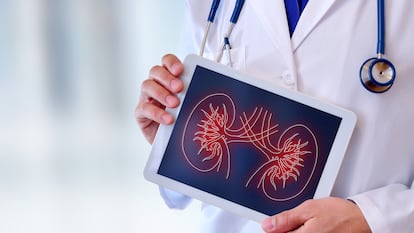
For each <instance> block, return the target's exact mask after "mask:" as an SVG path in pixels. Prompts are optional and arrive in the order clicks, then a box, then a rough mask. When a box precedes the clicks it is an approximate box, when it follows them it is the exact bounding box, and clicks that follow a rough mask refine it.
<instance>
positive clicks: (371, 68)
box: [359, 57, 396, 93]
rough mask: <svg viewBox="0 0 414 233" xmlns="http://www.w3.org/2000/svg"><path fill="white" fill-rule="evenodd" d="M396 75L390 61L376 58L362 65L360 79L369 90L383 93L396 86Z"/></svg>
mask: <svg viewBox="0 0 414 233" xmlns="http://www.w3.org/2000/svg"><path fill="white" fill-rule="evenodd" d="M395 73H396V72H395V67H394V65H393V64H392V63H391V62H390V61H388V60H387V59H383V58H375V57H374V58H370V59H368V60H366V61H365V62H364V63H363V64H362V66H361V69H360V72H359V77H360V80H361V83H362V85H363V86H364V87H365V88H366V89H367V90H369V91H371V92H374V93H382V92H385V91H388V90H389V89H390V88H391V86H392V85H393V84H394V80H395Z"/></svg>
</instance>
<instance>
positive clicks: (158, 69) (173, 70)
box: [135, 54, 184, 143]
mask: <svg viewBox="0 0 414 233" xmlns="http://www.w3.org/2000/svg"><path fill="white" fill-rule="evenodd" d="M183 69H184V68H183V65H182V63H181V61H180V60H179V59H178V58H177V57H176V56H174V55H171V54H168V55H165V56H164V57H163V58H162V61H161V65H159V66H154V67H152V68H151V70H150V72H149V77H148V79H146V80H144V81H143V82H142V84H141V93H140V97H139V102H138V105H137V107H136V109H135V119H136V121H137V123H138V126H139V127H140V129H141V131H142V132H143V134H144V136H145V138H146V139H147V140H148V141H149V142H150V143H152V142H153V141H154V137H155V134H156V132H157V130H158V126H159V125H160V124H167V125H169V124H172V123H173V122H174V118H173V116H172V115H171V114H169V113H168V112H166V111H165V108H166V107H169V108H175V107H177V106H178V105H179V99H178V98H177V96H176V94H177V93H179V92H181V91H182V90H183V87H184V85H183V83H182V81H181V80H180V79H178V76H180V75H181V73H182V72H183Z"/></svg>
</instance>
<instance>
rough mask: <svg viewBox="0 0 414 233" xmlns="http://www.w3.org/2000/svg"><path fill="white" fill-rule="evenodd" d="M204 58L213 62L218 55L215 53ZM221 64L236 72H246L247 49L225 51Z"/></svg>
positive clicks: (207, 54)
mask: <svg viewBox="0 0 414 233" xmlns="http://www.w3.org/2000/svg"><path fill="white" fill-rule="evenodd" d="M204 56H205V57H207V58H209V59H213V60H215V59H217V54H215V53H210V52H209V53H205V54H204ZM220 63H221V64H223V65H227V66H231V67H232V68H234V69H236V70H242V71H244V70H246V49H245V48H244V47H238V48H232V49H230V50H224V51H223V54H222V56H221V60H220Z"/></svg>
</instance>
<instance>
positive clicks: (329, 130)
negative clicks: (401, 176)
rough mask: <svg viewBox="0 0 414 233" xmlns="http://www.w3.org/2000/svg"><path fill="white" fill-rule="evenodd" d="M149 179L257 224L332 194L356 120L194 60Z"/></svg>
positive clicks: (158, 140) (159, 139)
mask: <svg viewBox="0 0 414 233" xmlns="http://www.w3.org/2000/svg"><path fill="white" fill-rule="evenodd" d="M181 79H182V80H183V82H184V84H185V90H184V91H183V93H182V94H180V96H179V98H180V100H181V104H180V106H179V107H178V108H176V109H168V111H169V112H171V113H172V114H173V115H174V116H175V117H176V121H175V123H174V125H171V126H165V125H161V126H160V128H159V130H158V132H157V135H156V137H155V141H154V144H153V148H152V150H151V154H150V156H149V159H148V162H147V164H146V167H145V171H144V175H145V177H146V179H147V180H149V181H151V182H154V183H156V184H159V185H161V186H163V187H165V188H168V189H171V190H174V191H177V192H181V193H183V194H186V195H189V196H191V197H193V198H196V199H199V200H201V201H203V202H206V203H209V204H212V205H216V206H218V207H220V208H223V209H225V210H228V211H231V212H233V213H236V214H239V215H241V216H243V217H247V218H249V219H252V220H256V221H261V220H263V218H265V217H266V216H271V215H274V214H277V213H279V212H281V211H283V210H287V209H291V208H293V207H295V206H297V205H299V204H300V203H302V202H303V201H305V200H307V199H312V198H320V197H326V196H329V195H330V192H331V190H332V187H333V184H334V181H335V179H336V176H337V174H338V170H339V167H340V165H341V162H342V159H343V157H344V154H345V151H346V148H347V146H348V142H349V140H350V138H351V135H352V131H353V129H354V126H355V124H356V116H355V114H354V113H352V112H351V111H349V110H346V109H343V108H340V107H337V106H334V105H332V104H329V103H326V102H323V101H319V100H317V99H315V98H312V97H308V96H306V95H304V94H301V93H298V92H293V91H290V90H287V89H284V88H281V87H276V86H271V85H269V84H266V83H264V82H263V81H260V80H258V79H255V78H254V77H250V76H249V75H246V74H243V73H240V72H236V71H234V70H233V69H231V68H229V67H227V66H223V65H220V64H217V63H215V62H213V61H209V60H207V59H204V58H201V57H199V56H196V55H190V56H188V57H187V58H186V59H185V61H184V73H183V74H182V76H181Z"/></svg>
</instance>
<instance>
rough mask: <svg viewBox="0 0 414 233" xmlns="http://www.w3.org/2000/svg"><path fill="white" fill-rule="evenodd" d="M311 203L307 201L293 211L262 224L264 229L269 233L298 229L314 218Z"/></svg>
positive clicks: (282, 232)
mask: <svg viewBox="0 0 414 233" xmlns="http://www.w3.org/2000/svg"><path fill="white" fill-rule="evenodd" d="M311 210H312V208H311V203H309V201H305V202H304V203H302V204H301V205H299V206H297V207H296V208H293V209H291V210H287V211H283V212H281V213H279V214H277V215H275V216H272V217H269V218H267V219H265V220H264V221H263V222H262V228H263V230H264V231H265V232H267V233H284V232H290V231H293V230H295V229H298V228H299V227H301V226H302V225H303V224H305V222H306V221H308V220H309V219H311V218H312V215H311Z"/></svg>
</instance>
